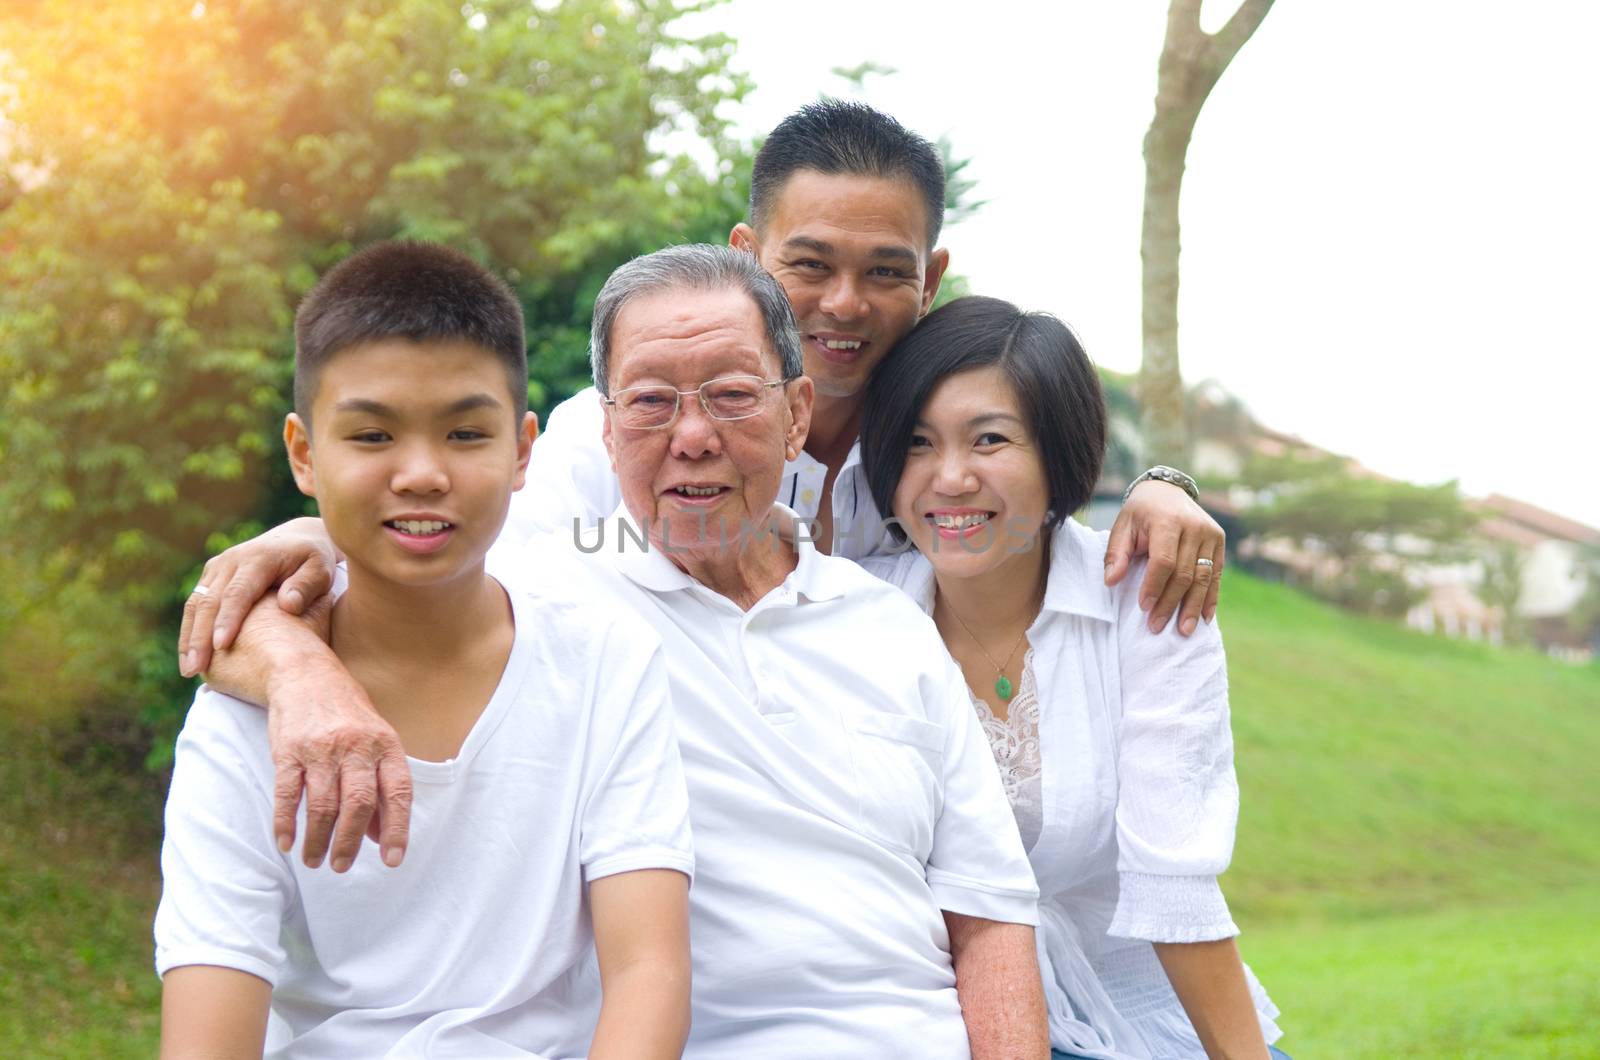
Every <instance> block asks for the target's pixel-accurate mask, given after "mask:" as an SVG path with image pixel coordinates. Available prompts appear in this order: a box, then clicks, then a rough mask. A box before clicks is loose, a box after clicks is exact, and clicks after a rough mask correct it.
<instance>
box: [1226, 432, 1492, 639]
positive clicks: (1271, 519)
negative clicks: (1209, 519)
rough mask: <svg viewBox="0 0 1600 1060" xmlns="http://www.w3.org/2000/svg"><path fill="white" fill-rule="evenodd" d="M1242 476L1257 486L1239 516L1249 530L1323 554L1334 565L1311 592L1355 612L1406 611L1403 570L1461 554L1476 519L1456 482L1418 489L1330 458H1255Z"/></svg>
mask: <svg viewBox="0 0 1600 1060" xmlns="http://www.w3.org/2000/svg"><path fill="white" fill-rule="evenodd" d="M1244 481H1245V484H1246V485H1248V486H1250V487H1251V488H1253V489H1254V490H1255V491H1256V502H1255V503H1254V504H1252V505H1251V506H1250V507H1249V508H1247V509H1246V510H1245V512H1244V513H1243V517H1244V521H1245V525H1246V527H1247V529H1248V531H1249V532H1250V533H1253V534H1259V535H1261V536H1264V537H1281V538H1287V539H1289V540H1292V541H1295V542H1297V543H1299V544H1300V545H1302V546H1303V547H1307V548H1309V549H1312V550H1315V551H1317V552H1319V553H1321V554H1322V555H1324V556H1326V557H1327V558H1328V559H1329V560H1330V561H1331V566H1332V570H1331V572H1329V573H1326V574H1324V575H1323V576H1321V577H1319V579H1318V580H1317V582H1316V583H1315V587H1316V589H1317V591H1318V592H1320V593H1322V594H1323V595H1325V596H1327V597H1329V598H1330V599H1332V600H1335V601H1336V602H1338V603H1341V604H1343V605H1345V606H1347V607H1351V608H1354V609H1356V610H1359V611H1365V612H1371V613H1381V614H1387V615H1399V614H1404V613H1405V611H1406V609H1407V608H1409V607H1410V606H1411V605H1412V604H1413V603H1414V602H1415V601H1416V599H1417V591H1416V590H1415V589H1414V588H1412V584H1411V582H1410V580H1409V579H1408V578H1407V577H1406V573H1407V571H1408V570H1409V569H1410V568H1411V567H1412V566H1414V565H1415V564H1417V563H1420V562H1427V561H1438V560H1446V559H1459V558H1460V557H1461V555H1462V554H1463V553H1462V547H1463V545H1464V542H1465V540H1466V535H1467V532H1468V531H1469V530H1470V529H1471V528H1472V526H1473V525H1474V524H1475V522H1476V517H1475V516H1474V515H1473V514H1472V513H1471V512H1470V511H1469V510H1468V509H1467V508H1466V506H1465V505H1464V504H1463V503H1462V500H1461V493H1460V491H1459V490H1458V489H1457V488H1456V484H1455V483H1454V482H1447V483H1444V484H1442V485H1439V486H1417V485H1413V484H1411V483H1409V482H1395V481H1392V480H1390V479H1384V478H1378V477H1376V476H1372V475H1359V474H1352V473H1350V471H1349V470H1348V469H1347V467H1346V463H1345V461H1344V460H1342V459H1341V458H1339V457H1336V456H1331V455H1325V456H1320V457H1302V456H1296V455H1293V454H1290V455H1286V456H1281V457H1265V458H1257V459H1256V460H1254V461H1253V462H1252V463H1251V465H1250V466H1249V467H1248V468H1247V469H1246V472H1245V476H1244Z"/></svg>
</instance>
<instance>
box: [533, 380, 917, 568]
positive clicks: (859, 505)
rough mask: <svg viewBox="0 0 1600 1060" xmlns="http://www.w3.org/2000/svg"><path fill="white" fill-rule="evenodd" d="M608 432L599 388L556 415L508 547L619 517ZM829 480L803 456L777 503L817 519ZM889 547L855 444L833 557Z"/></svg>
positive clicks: (836, 512)
mask: <svg viewBox="0 0 1600 1060" xmlns="http://www.w3.org/2000/svg"><path fill="white" fill-rule="evenodd" d="M604 424H605V406H603V405H601V404H600V395H599V393H598V391H596V390H595V388H594V387H588V388H586V389H584V390H582V391H579V392H578V393H576V394H574V395H573V396H572V397H570V398H568V399H567V400H565V401H563V402H562V403H561V404H559V405H557V406H556V407H555V408H554V409H552V410H551V412H550V421H549V423H547V424H546V425H545V428H544V430H543V432H542V433H540V435H539V439H538V441H536V442H534V443H533V455H532V456H531V457H530V458H529V459H528V480H527V485H526V486H525V487H523V489H522V490H520V491H519V492H517V493H514V494H512V495H511V511H510V514H509V515H507V517H506V525H505V529H504V530H503V531H502V532H501V537H502V538H503V539H506V540H508V541H510V542H511V543H512V544H513V545H520V544H522V543H525V542H527V541H529V540H532V539H534V538H536V537H538V536H539V535H541V534H546V533H561V534H565V535H566V536H567V537H569V538H570V537H571V536H572V535H573V532H574V531H573V520H574V519H577V520H578V523H579V525H580V527H581V528H584V529H587V528H589V527H592V526H594V525H595V524H596V523H598V522H599V521H600V520H601V519H602V518H604V517H606V516H609V515H610V514H611V513H612V512H614V511H616V509H617V506H618V505H619V504H620V503H621V502H622V490H621V488H620V487H619V486H618V485H617V475H616V472H615V471H613V470H612V468H611V457H610V455H609V454H607V453H606V447H605V443H604V442H602V441H601V437H600V432H601V428H602V426H603V425H604ZM827 475H828V468H827V466H826V465H824V464H822V463H821V462H819V461H818V460H816V459H815V458H814V457H812V455H811V454H810V453H807V452H801V454H800V455H799V456H798V457H796V458H795V459H793V460H790V461H789V462H788V463H786V464H785V465H784V468H783V482H782V484H781V485H780V486H779V488H778V498H777V499H778V502H779V503H780V504H782V505H784V506H786V507H788V508H790V509H792V510H793V511H794V513H795V514H796V515H798V516H799V517H800V518H802V519H815V518H816V517H817V513H818V512H819V511H821V509H822V490H823V486H824V484H825V481H826V479H827ZM892 547H893V542H892V541H891V540H890V538H889V537H888V535H887V533H886V532H885V529H884V520H883V517H882V516H881V515H879V513H878V509H877V506H876V505H875V504H873V503H872V491H871V490H869V489H868V488H867V477H866V475H865V474H864V473H863V470H862V466H861V444H860V443H859V442H857V443H856V444H855V445H853V446H851V447H850V452H849V454H848V455H847V456H846V457H845V461H844V466H843V467H841V468H840V469H839V474H838V477H837V478H835V479H834V483H833V554H834V555H835V556H843V557H844V558H845V559H862V558H864V557H866V556H873V555H878V554H880V553H882V552H884V551H886V550H889V549H891V548H892Z"/></svg>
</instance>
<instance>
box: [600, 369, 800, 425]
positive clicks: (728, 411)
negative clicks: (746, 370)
mask: <svg viewBox="0 0 1600 1060" xmlns="http://www.w3.org/2000/svg"><path fill="white" fill-rule="evenodd" d="M788 381H789V380H787V379H762V378H761V377H760V376H758V375H725V376H723V377H722V378H720V379H709V380H707V381H706V382H704V383H701V384H700V385H699V386H697V387H695V388H694V389H693V390H679V389H677V388H676V387H670V386H666V385H661V386H630V387H628V388H627V389H625V390H618V391H617V392H616V393H615V394H613V395H612V396H611V397H609V398H601V401H602V403H604V404H606V405H609V406H611V409H612V410H613V411H614V412H616V414H617V422H618V423H619V424H621V425H622V426H623V427H626V428H628V429H629V430H634V431H654V430H659V429H661V428H663V427H671V426H672V425H673V424H674V423H676V422H677V420H678V412H679V410H680V409H681V407H682V402H683V398H684V397H685V396H686V395H688V394H699V395H700V407H701V408H703V409H705V411H706V415H707V416H710V417H711V418H712V419H714V420H747V419H749V418H750V417H751V416H754V415H756V414H757V413H758V412H760V411H761V406H762V404H763V403H764V402H765V399H766V396H767V391H768V390H770V389H772V388H773V387H775V386H782V385H783V384H785V383H787V382H788Z"/></svg>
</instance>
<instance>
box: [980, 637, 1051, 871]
mask: <svg viewBox="0 0 1600 1060" xmlns="http://www.w3.org/2000/svg"><path fill="white" fill-rule="evenodd" d="M972 706H973V709H975V710H976V711H977V712H978V721H979V722H980V723H981V724H982V725H983V734H984V735H985V736H987V737H988V738H989V750H991V751H992V752H994V761H995V765H997V766H999V767H1000V780H1001V781H1002V782H1003V783H1004V785H1005V789H1006V798H1007V799H1008V800H1009V801H1010V802H1011V812H1012V813H1013V814H1014V815H1015V816H1016V818H1017V831H1018V832H1020V833H1021V834H1022V845H1023V847H1024V848H1026V849H1028V850H1032V849H1033V844H1034V843H1036V842H1037V841H1038V839H1039V831H1040V829H1041V828H1043V826H1044V800H1043V786H1042V784H1041V781H1040V773H1041V771H1042V762H1041V759H1040V756H1039V693H1038V690H1037V688H1035V686H1034V680H1033V649H1032V648H1029V649H1028V652H1027V654H1026V655H1024V656H1023V657H1022V676H1021V677H1020V678H1019V679H1018V681H1017V694H1016V695H1015V696H1013V697H1012V698H1011V702H1010V703H1008V704H1006V717H1005V720H1003V721H1002V720H1001V719H1000V718H997V717H995V715H994V711H992V710H990V709H989V704H987V703H985V702H984V701H983V700H982V699H980V698H979V697H977V696H973V697H972Z"/></svg>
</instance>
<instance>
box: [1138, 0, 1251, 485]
mask: <svg viewBox="0 0 1600 1060" xmlns="http://www.w3.org/2000/svg"><path fill="white" fill-rule="evenodd" d="M1200 4H1201V0H1172V3H1171V6H1170V7H1169V8H1168V9H1167V31H1166V39H1165V40H1164V41H1163V43H1162V46H1161V60H1160V62H1159V64H1158V66H1157V75H1156V112H1155V117H1154V118H1152V119H1151V121H1150V128H1149V130H1148V131H1147V132H1146V133H1145V137H1144V173H1145V178H1144V181H1145V183H1144V228H1143V233H1142V235H1141V238H1140V243H1139V253H1140V258H1141V260H1142V262H1143V291H1144V299H1143V330H1144V355H1143V360H1142V363H1141V367H1140V374H1139V399H1140V401H1141V403H1142V404H1143V406H1144V426H1145V441H1146V443H1147V444H1148V445H1149V446H1150V451H1151V452H1153V453H1156V454H1158V455H1160V457H1161V458H1162V459H1167V460H1173V461H1177V460H1183V459H1186V454H1187V452H1188V445H1189V440H1188V431H1187V430H1186V428H1185V420H1184V404H1183V376H1182V372H1181V371H1180V368H1179V364H1178V253H1179V238H1178V197H1179V192H1180V191H1181V190H1182V186H1183V171H1184V166H1185V163H1186V159H1187V157H1188V153H1189V140H1190V138H1191V137H1192V136H1193V135H1194V126H1195V122H1196V121H1197V120H1198V119H1199V117H1200V108H1201V107H1203V106H1204V105H1205V102H1206V97H1207V96H1209V95H1210V94H1211V90H1212V89H1213V88H1214V87H1216V84H1217V81H1218V80H1219V79H1220V78H1221V77H1222V72H1223V71H1224V70H1226V69H1227V68H1228V64H1229V63H1230V62H1232V61H1233V57H1234V56H1235V55H1237V54H1239V49H1240V48H1242V47H1244V44H1245V42H1246V41H1248V40H1249V39H1250V36H1251V34H1253V33H1255V31H1256V27H1258V26H1260V25H1261V21H1262V19H1264V18H1266V17H1267V12H1268V10H1270V9H1271V7H1272V0H1244V2H1243V3H1242V4H1241V5H1240V6H1239V8H1238V9H1237V10H1236V11H1234V13H1233V16H1232V17H1231V18H1229V19H1228V21H1227V23H1226V24H1225V25H1224V26H1223V27H1222V28H1221V29H1220V30H1218V31H1217V32H1216V33H1206V32H1205V31H1203V30H1202V29H1201V28H1200Z"/></svg>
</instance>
